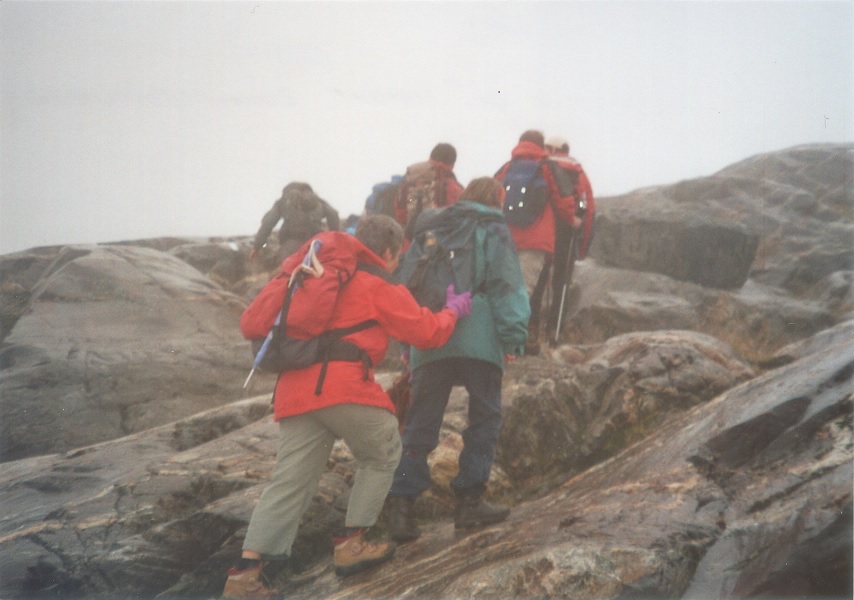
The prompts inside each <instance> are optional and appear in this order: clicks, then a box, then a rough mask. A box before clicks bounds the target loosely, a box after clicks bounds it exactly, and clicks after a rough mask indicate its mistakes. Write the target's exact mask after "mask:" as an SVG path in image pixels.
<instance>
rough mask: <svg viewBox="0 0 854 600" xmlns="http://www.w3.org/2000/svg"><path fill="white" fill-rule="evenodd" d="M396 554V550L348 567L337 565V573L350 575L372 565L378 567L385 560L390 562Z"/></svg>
mask: <svg viewBox="0 0 854 600" xmlns="http://www.w3.org/2000/svg"><path fill="white" fill-rule="evenodd" d="M393 556H394V550H392V551H391V552H389V553H388V554H387V555H386V556H382V557H380V558H374V559H372V560H365V561H362V562H359V563H356V564H354V565H349V566H346V567H335V574H336V575H338V577H349V576H350V575H355V574H356V573H361V572H362V571H365V570H367V569H370V568H372V567H376V566H378V565H381V564H383V563H384V562H388V561H390V560H391V558H392V557H393Z"/></svg>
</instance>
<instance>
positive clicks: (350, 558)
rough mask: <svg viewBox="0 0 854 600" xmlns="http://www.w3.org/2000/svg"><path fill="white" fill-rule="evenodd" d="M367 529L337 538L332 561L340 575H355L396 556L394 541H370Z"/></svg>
mask: <svg viewBox="0 0 854 600" xmlns="http://www.w3.org/2000/svg"><path fill="white" fill-rule="evenodd" d="M367 531H368V530H367V529H360V530H359V531H357V532H356V533H354V534H352V535H350V536H348V537H343V538H336V539H335V540H334V543H335V554H334V556H333V558H332V563H333V564H334V565H335V574H336V575H338V576H339V577H347V576H349V575H354V574H356V573H359V572H361V571H364V570H365V569H368V568H370V567H373V566H376V565H379V564H381V563H384V562H385V561H387V560H389V559H390V558H391V557H392V556H394V551H395V549H396V548H397V546H395V545H394V543H393V542H376V543H374V542H369V541H367V540H366V539H365V533H367Z"/></svg>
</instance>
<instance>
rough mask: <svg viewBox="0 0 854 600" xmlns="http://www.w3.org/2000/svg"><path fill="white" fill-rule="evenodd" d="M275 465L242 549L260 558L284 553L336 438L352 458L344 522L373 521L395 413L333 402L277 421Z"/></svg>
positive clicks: (386, 481)
mask: <svg viewBox="0 0 854 600" xmlns="http://www.w3.org/2000/svg"><path fill="white" fill-rule="evenodd" d="M278 425H279V442H278V449H277V452H276V466H275V467H274V468H273V472H272V473H271V475H270V482H269V483H268V484H267V488H266V489H265V490H264V493H263V494H262V495H261V499H260V500H259V501H258V505H257V506H256V507H255V510H254V511H253V513H252V518H251V519H250V521H249V529H248V530H247V532H246V538H245V539H244V542H243V549H244V550H252V551H255V552H258V553H260V554H261V555H262V556H263V557H264V558H265V559H268V560H277V559H282V558H284V557H286V556H290V553H291V547H292V546H293V543H294V539H295V538H296V534H297V527H298V526H299V522H300V518H301V517H302V515H303V513H304V512H305V511H306V510H308V507H309V504H310V503H311V500H312V498H313V497H314V494H315V492H316V491H317V486H318V484H319V483H320V477H321V476H322V475H323V472H324V471H325V470H326V463H327V460H328V459H329V454H330V452H331V451H332V445H333V444H334V443H335V439H336V438H342V439H343V440H344V442H345V443H346V444H347V446H348V447H349V448H350V451H351V452H352V453H353V456H354V457H355V459H356V465H357V466H356V474H355V477H354V479H353V489H352V490H351V491H350V500H349V502H348V504H347V516H346V520H345V525H346V526H348V527H371V526H373V525H374V524H375V523H376V522H377V518H378V517H379V514H380V511H381V510H382V507H383V503H384V502H385V497H386V495H387V494H388V491H389V488H391V482H392V479H393V477H394V471H395V469H396V468H397V464H398V462H399V461H400V449H401V445H400V435H399V433H398V424H397V417H395V416H394V415H393V414H391V413H390V412H389V411H387V410H384V409H382V408H376V407H373V406H362V405H359V404H339V405H336V406H329V407H326V408H322V409H320V410H316V411H312V412H309V413H305V414H302V415H297V416H294V417H287V418H285V419H280V420H279V421H278Z"/></svg>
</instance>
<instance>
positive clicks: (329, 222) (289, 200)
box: [249, 181, 341, 261]
mask: <svg viewBox="0 0 854 600" xmlns="http://www.w3.org/2000/svg"><path fill="white" fill-rule="evenodd" d="M279 221H282V227H281V228H280V229H279V252H278V255H279V260H280V261H281V260H284V259H285V257H287V256H290V255H291V254H293V253H294V251H295V250H296V249H297V248H299V247H300V246H302V245H303V244H304V243H305V241H306V240H308V239H309V238H310V237H311V236H313V235H315V234H317V233H320V232H321V231H338V230H339V228H340V226H341V222H340V217H339V216H338V211H337V210H335V209H334V208H332V206H330V204H329V203H328V202H327V201H326V200H324V199H323V198H321V197H320V196H318V195H317V194H315V193H314V190H313V189H312V188H311V186H310V185H308V184H307V183H302V182H300V181H293V182H291V183H289V184H288V185H286V186H285V187H284V188H283V189H282V196H281V197H280V198H279V199H278V200H276V201H275V202H274V203H273V206H272V208H270V210H268V211H267V212H266V213H265V214H264V216H263V217H262V219H261V226H260V227H259V228H258V233H256V234H255V240H254V242H253V243H252V250H251V252H250V253H249V259H250V260H252V259H254V258H255V257H256V256H257V255H258V253H259V252H260V251H261V248H263V247H264V246H266V245H267V240H268V238H269V237H270V234H271V233H272V232H273V229H274V228H275V227H276V225H278V224H279Z"/></svg>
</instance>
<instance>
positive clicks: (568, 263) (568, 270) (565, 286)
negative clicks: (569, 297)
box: [553, 231, 576, 346]
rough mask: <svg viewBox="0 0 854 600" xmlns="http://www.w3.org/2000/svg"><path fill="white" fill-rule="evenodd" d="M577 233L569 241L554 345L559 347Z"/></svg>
mask: <svg viewBox="0 0 854 600" xmlns="http://www.w3.org/2000/svg"><path fill="white" fill-rule="evenodd" d="M575 239H576V236H575V231H573V232H572V238H571V239H570V241H569V256H567V259H566V271H565V272H566V276H565V277H564V280H563V286H562V287H561V292H560V307H559V309H558V313H557V324H556V325H555V336H554V340H553V341H554V345H555V346H557V343H558V338H559V337H560V326H561V323H562V322H563V310H564V306H565V304H566V292H567V290H568V289H569V284H570V282H571V281H572V273H573V271H574V270H575Z"/></svg>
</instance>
